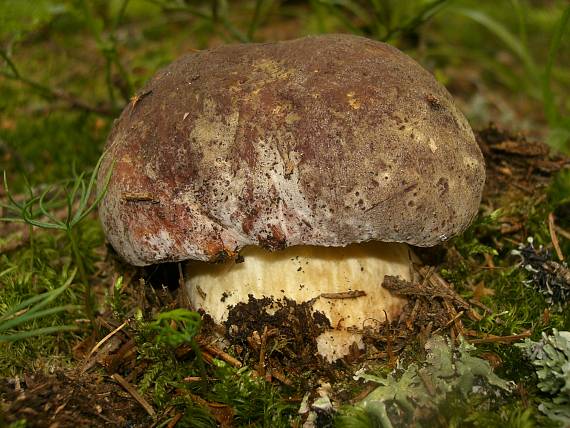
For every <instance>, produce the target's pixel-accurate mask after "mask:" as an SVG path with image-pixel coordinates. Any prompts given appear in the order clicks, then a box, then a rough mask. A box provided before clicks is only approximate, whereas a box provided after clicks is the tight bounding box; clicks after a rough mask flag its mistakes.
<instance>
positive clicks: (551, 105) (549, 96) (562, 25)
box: [542, 5, 570, 126]
mask: <svg viewBox="0 0 570 428" xmlns="http://www.w3.org/2000/svg"><path fill="white" fill-rule="evenodd" d="M569 21H570V5H568V6H566V9H564V12H563V13H562V16H561V17H560V21H559V22H558V25H557V26H556V30H555V31H554V35H553V37H552V40H551V42H550V48H549V49H548V57H547V59H546V66H545V68H544V74H543V77H542V94H543V95H542V96H543V102H544V109H545V113H546V117H547V118H548V121H549V123H550V125H551V126H552V125H554V124H556V122H557V121H558V118H559V114H558V111H557V110H556V105H555V102H554V94H553V93H552V88H551V77H552V68H553V66H554V60H555V59H556V55H557V54H558V51H559V50H560V43H561V41H562V36H563V35H564V33H565V31H566V28H567V27H568V22H569Z"/></svg>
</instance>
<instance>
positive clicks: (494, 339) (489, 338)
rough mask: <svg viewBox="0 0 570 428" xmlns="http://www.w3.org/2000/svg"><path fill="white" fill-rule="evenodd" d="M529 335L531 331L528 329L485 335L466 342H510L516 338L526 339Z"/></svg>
mask: <svg viewBox="0 0 570 428" xmlns="http://www.w3.org/2000/svg"><path fill="white" fill-rule="evenodd" d="M530 336H531V332H530V331H525V332H524V333H521V334H514V335H512V336H495V335H489V336H487V337H484V338H481V339H469V340H467V342H469V343H471V344H474V345H477V344H479V343H501V342H503V343H511V342H516V341H517V340H521V339H526V338H527V337H530Z"/></svg>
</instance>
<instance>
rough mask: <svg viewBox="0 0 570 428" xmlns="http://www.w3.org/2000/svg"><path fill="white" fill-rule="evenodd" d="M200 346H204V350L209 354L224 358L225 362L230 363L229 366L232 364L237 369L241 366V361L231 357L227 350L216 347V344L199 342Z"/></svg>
mask: <svg viewBox="0 0 570 428" xmlns="http://www.w3.org/2000/svg"><path fill="white" fill-rule="evenodd" d="M201 346H202V348H204V349H205V350H206V352H209V353H210V354H213V355H215V356H216V357H219V358H220V359H222V360H224V361H225V362H226V363H228V364H230V365H231V366H234V367H235V368H238V369H239V368H241V367H242V366H243V364H242V363H241V361H239V360H238V359H236V358H234V357H232V356H231V355H230V354H228V353H227V352H224V351H222V350H221V349H220V348H217V347H216V346H214V345H212V344H201Z"/></svg>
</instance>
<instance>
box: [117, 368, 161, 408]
mask: <svg viewBox="0 0 570 428" xmlns="http://www.w3.org/2000/svg"><path fill="white" fill-rule="evenodd" d="M111 377H112V378H113V380H115V381H116V382H117V383H118V384H119V385H121V386H122V387H123V388H124V389H125V391H127V392H128V393H129V394H131V396H132V397H133V398H134V399H135V400H137V402H138V403H139V404H140V405H141V406H142V407H143V408H144V409H145V410H146V412H147V413H148V414H149V415H150V416H152V417H154V415H156V412H155V411H154V409H153V408H152V406H151V405H150V404H149V402H148V401H146V399H145V398H144V397H143V396H142V395H140V394H139V392H138V391H137V390H136V388H135V387H133V386H132V385H131V384H130V383H129V382H127V380H126V379H125V378H124V377H123V376H121V375H120V374H118V373H115V374H113V375H111Z"/></svg>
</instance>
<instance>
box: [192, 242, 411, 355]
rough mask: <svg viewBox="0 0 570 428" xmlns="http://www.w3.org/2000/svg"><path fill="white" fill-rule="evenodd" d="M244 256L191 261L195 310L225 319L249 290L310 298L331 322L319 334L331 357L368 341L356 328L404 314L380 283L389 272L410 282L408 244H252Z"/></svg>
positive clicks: (273, 295) (256, 294)
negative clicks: (275, 247) (275, 249)
mask: <svg viewBox="0 0 570 428" xmlns="http://www.w3.org/2000/svg"><path fill="white" fill-rule="evenodd" d="M241 255H242V256H243V257H244V262H243V263H236V262H235V261H228V262H226V263H223V264H209V263H203V262H190V263H188V265H187V269H186V274H187V282H186V287H187V290H188V293H189V296H190V299H191V302H192V304H193V305H194V306H195V308H196V309H203V310H204V311H205V312H206V313H208V314H209V315H210V316H211V317H212V318H213V319H214V321H216V322H217V323H222V322H224V321H225V320H227V318H228V313H229V310H230V309H231V307H233V306H235V305H236V304H238V303H242V302H243V303H246V302H247V301H248V300H249V295H252V296H253V297H255V298H257V299H261V298H264V297H270V298H272V300H274V301H275V300H283V299H284V298H287V299H290V300H293V301H295V302H297V303H303V302H308V301H312V308H313V311H320V312H322V313H323V314H324V315H325V316H326V317H327V318H328V319H329V321H330V324H331V326H332V330H330V331H327V332H325V333H322V334H321V335H320V336H319V337H318V338H317V346H318V349H319V353H320V354H321V355H323V356H324V357H325V358H326V359H327V360H329V361H334V360H336V359H338V358H342V357H343V356H345V355H346V354H348V352H349V348H350V346H351V345H352V344H353V343H356V344H357V346H359V347H362V346H363V344H362V338H361V336H360V335H358V334H357V333H353V331H354V330H361V329H362V328H363V327H364V326H366V325H369V326H370V325H374V323H375V322H378V321H380V322H383V321H385V320H386V317H388V319H394V318H396V317H397V316H398V315H399V313H400V311H401V309H402V307H403V305H404V303H405V300H403V299H401V298H398V297H396V296H393V295H392V294H391V293H390V292H389V291H387V290H386V289H384V288H383V287H382V286H381V284H382V281H383V279H384V276H385V275H393V276H399V277H401V278H402V279H405V280H410V279H411V263H410V255H409V250H408V247H407V245H405V244H398V243H380V242H369V243H363V244H353V245H350V246H348V247H342V248H338V247H311V246H299V247H291V248H287V249H285V250H283V251H278V252H269V251H266V250H264V249H261V248H258V247H248V248H245V249H244V250H243V251H242V252H241ZM268 309H269V310H270V309H271V308H268ZM347 329H350V331H351V332H350V333H348V331H347Z"/></svg>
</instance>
